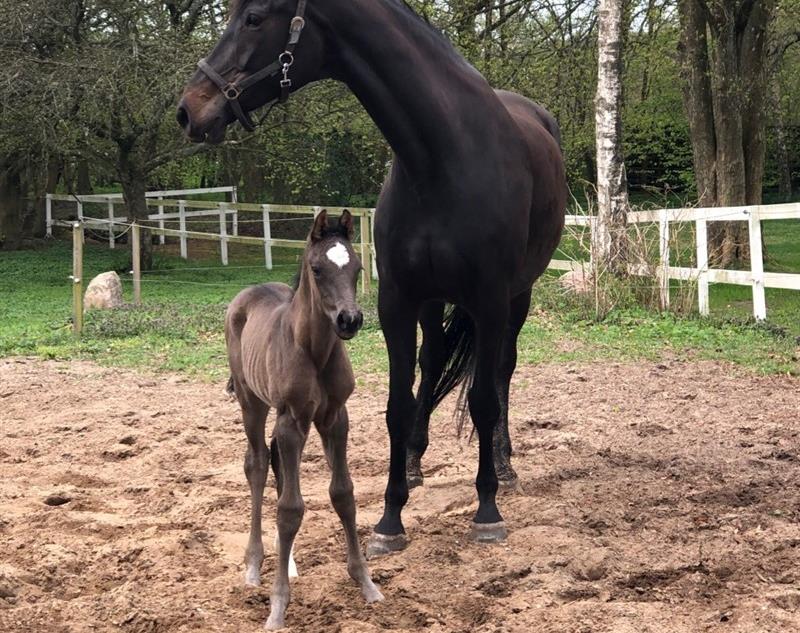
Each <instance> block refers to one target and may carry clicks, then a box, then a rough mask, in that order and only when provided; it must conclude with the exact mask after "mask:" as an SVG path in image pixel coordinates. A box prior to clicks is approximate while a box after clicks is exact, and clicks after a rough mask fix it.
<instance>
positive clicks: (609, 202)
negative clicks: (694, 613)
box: [593, 0, 628, 272]
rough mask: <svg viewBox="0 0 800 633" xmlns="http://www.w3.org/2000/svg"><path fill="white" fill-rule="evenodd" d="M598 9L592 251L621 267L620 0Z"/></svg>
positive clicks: (624, 207)
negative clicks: (595, 194)
mask: <svg viewBox="0 0 800 633" xmlns="http://www.w3.org/2000/svg"><path fill="white" fill-rule="evenodd" d="M598 12H599V30H598V36H597V44H598V58H597V61H598V63H597V98H596V101H595V122H596V132H595V138H596V142H597V222H596V224H595V230H594V234H593V240H594V254H595V257H597V258H598V260H599V261H600V262H602V263H603V264H604V265H605V266H607V267H609V268H610V269H611V270H614V271H615V272H623V271H624V265H625V242H626V232H625V225H626V218H627V213H628V183H627V179H626V176H625V161H624V159H623V155H622V33H623V0H600V5H599V9H598Z"/></svg>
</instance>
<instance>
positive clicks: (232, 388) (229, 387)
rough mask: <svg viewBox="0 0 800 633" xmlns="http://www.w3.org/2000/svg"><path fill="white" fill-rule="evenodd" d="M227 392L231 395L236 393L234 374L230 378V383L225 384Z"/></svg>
mask: <svg viewBox="0 0 800 633" xmlns="http://www.w3.org/2000/svg"><path fill="white" fill-rule="evenodd" d="M225 393H227V394H228V395H229V396H231V397H233V396H235V395H236V387H235V385H234V384H233V375H231V376H230V377H229V378H228V384H227V385H225Z"/></svg>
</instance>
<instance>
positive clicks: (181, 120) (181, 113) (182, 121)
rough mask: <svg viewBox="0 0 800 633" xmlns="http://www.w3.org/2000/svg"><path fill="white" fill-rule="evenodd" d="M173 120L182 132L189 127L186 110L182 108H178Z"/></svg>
mask: <svg viewBox="0 0 800 633" xmlns="http://www.w3.org/2000/svg"><path fill="white" fill-rule="evenodd" d="M175 120H176V121H177V122H178V125H180V126H181V127H182V128H183V129H184V130H185V129H186V128H187V127H189V113H188V112H187V111H186V108H184V107H183V106H181V107H179V108H178V112H177V113H176V114H175Z"/></svg>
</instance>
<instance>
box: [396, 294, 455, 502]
mask: <svg viewBox="0 0 800 633" xmlns="http://www.w3.org/2000/svg"><path fill="white" fill-rule="evenodd" d="M443 319H444V303H442V302H440V301H432V302H430V303H426V304H425V305H423V306H422V309H421V310H420V314H419V323H420V325H421V326H422V346H421V347H420V350H419V366H420V369H421V370H422V377H421V379H420V383H419V389H418V390H417V410H416V414H415V417H414V425H413V428H412V430H411V437H410V438H409V440H408V456H407V457H406V479H407V480H408V487H409V488H415V487H416V486H421V485H422V482H423V477H422V465H421V460H422V456H423V455H424V454H425V451H426V450H427V448H428V426H429V424H430V421H431V412H432V411H433V391H434V389H435V387H436V383H437V382H439V378H441V376H442V372H443V371H444V366H445V363H446V362H447V350H446V349H445V339H444V326H443V324H442V320H443Z"/></svg>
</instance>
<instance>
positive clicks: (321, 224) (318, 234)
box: [309, 209, 328, 242]
mask: <svg viewBox="0 0 800 633" xmlns="http://www.w3.org/2000/svg"><path fill="white" fill-rule="evenodd" d="M327 229H328V211H327V210H326V209H323V210H322V211H320V212H319V215H318V216H317V217H316V218H315V219H314V226H312V227H311V234H310V235H309V237H310V238H311V241H312V242H319V241H320V240H321V239H322V238H323V237H325V231H327Z"/></svg>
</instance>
